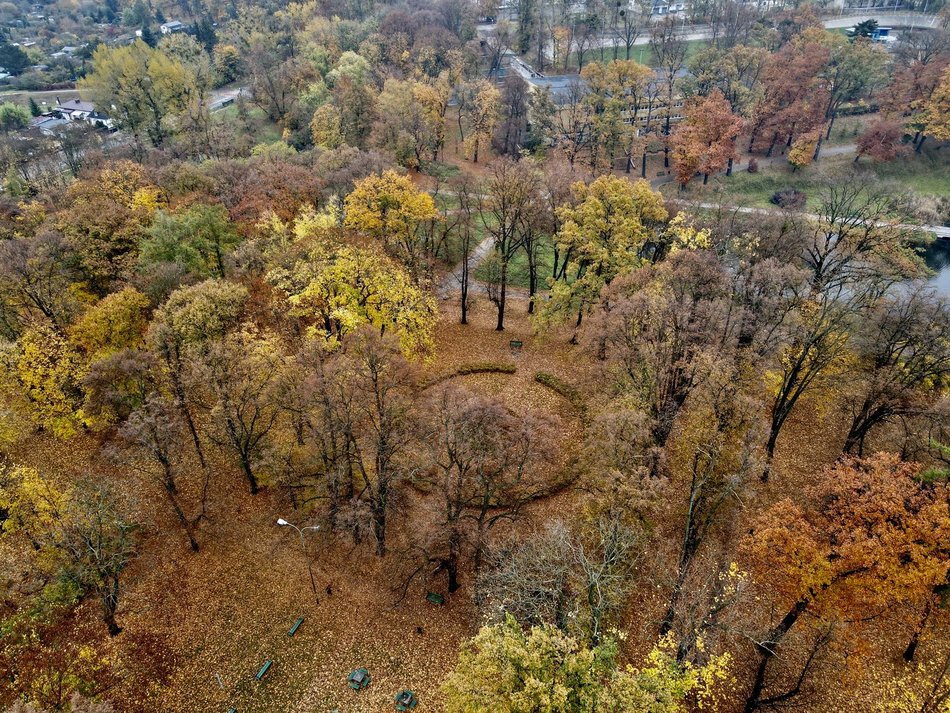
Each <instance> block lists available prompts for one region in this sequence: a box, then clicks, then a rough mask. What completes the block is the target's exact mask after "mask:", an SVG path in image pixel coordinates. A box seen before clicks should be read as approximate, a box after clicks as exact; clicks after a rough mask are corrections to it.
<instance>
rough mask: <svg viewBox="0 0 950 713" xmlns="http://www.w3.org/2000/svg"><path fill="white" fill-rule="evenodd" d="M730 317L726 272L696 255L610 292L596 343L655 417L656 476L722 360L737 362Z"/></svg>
mask: <svg viewBox="0 0 950 713" xmlns="http://www.w3.org/2000/svg"><path fill="white" fill-rule="evenodd" d="M728 311H729V290H728V285H727V283H726V277H725V275H724V274H723V270H722V267H721V266H720V265H719V264H718V263H717V262H716V261H715V260H713V259H711V258H710V257H709V256H708V255H704V254H701V253H694V252H693V251H689V250H685V251H682V252H679V253H677V254H676V255H674V256H673V257H672V258H671V259H670V260H667V261H665V262H662V263H660V264H658V265H656V266H645V267H642V268H640V269H639V270H634V271H632V272H629V273H627V274H625V275H622V276H620V277H618V279H616V280H614V281H613V282H612V284H611V285H610V286H609V288H607V289H606V290H604V292H603V293H602V300H601V302H600V304H599V307H598V309H597V311H596V312H595V314H596V320H595V322H594V323H592V326H591V327H590V329H589V332H590V335H591V337H590V341H591V344H592V346H593V347H594V350H595V352H596V354H597V356H598V357H599V358H600V359H602V360H606V363H607V364H608V365H609V366H610V370H611V373H612V377H613V380H614V384H615V389H616V390H617V391H619V392H620V393H623V394H625V395H627V396H628V397H631V398H632V399H633V402H634V403H636V404H637V405H638V406H639V407H640V408H642V409H643V411H644V412H645V413H646V414H647V415H648V416H649V429H650V433H651V436H652V438H651V440H652V442H653V444H654V446H655V449H654V457H653V460H654V462H653V464H652V465H651V470H652V471H653V472H654V473H658V472H659V471H660V456H661V455H662V453H661V452H660V451H659V450H656V449H657V448H658V449H663V448H664V447H665V446H666V444H667V440H668V439H669V437H670V434H671V433H672V431H673V426H674V423H675V421H676V417H677V415H678V414H679V413H680V411H681V409H682V408H683V406H684V405H685V403H686V401H687V399H688V398H689V397H690V395H692V394H693V393H694V391H695V390H696V389H697V388H698V387H699V386H700V385H702V384H703V383H705V382H706V380H707V379H709V377H710V374H711V373H712V372H713V370H714V368H715V367H714V364H715V363H716V362H715V360H718V363H719V367H720V368H724V366H723V365H724V364H726V363H727V362H728V360H729V358H730V356H731V348H732V345H733V341H732V340H733V338H734V335H733V334H732V333H731V330H730V329H729V323H728ZM714 354H715V357H714V356H713V355H714Z"/></svg>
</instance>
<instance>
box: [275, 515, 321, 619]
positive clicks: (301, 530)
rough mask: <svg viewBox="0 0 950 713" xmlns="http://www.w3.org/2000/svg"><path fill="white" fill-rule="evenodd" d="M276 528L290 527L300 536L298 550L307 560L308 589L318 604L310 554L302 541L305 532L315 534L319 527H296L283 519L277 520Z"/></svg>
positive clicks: (305, 543)
mask: <svg viewBox="0 0 950 713" xmlns="http://www.w3.org/2000/svg"><path fill="white" fill-rule="evenodd" d="M277 525H278V527H292V528H294V529H295V530H296V531H297V534H298V535H300V549H301V550H303V556H304V557H306V559H307V572H309V573H310V588H311V589H312V590H313V597H314V599H316V600H317V604H319V603H320V598H319V597H318V596H317V582H316V580H314V578H313V558H312V557H311V556H310V552H309V551H308V550H307V542H306V541H305V540H304V537H303V533H304V532H306V531H307V530H313V531H314V532H316V531H317V530H319V529H320V526H319V525H310V526H308V527H297V526H296V525H294V524H293V523H292V522H287V521H286V520H285V519H284V518H282V517H279V518H277Z"/></svg>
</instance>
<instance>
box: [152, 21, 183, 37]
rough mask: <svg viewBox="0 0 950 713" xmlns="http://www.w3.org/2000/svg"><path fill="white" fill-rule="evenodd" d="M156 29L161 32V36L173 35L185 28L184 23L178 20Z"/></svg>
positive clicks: (163, 24)
mask: <svg viewBox="0 0 950 713" xmlns="http://www.w3.org/2000/svg"><path fill="white" fill-rule="evenodd" d="M158 29H159V30H161V32H162V34H163V35H173V34H175V33H176V32H184V31H185V29H186V28H185V25H184V23H181V22H179V21H178V20H171V21H170V22H165V23H162V24H161V25H160V26H159V28H158Z"/></svg>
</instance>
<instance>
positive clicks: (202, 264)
mask: <svg viewBox="0 0 950 713" xmlns="http://www.w3.org/2000/svg"><path fill="white" fill-rule="evenodd" d="M240 240H241V236H240V235H239V234H238V232H237V230H236V229H235V227H234V224H233V223H231V221H230V219H229V218H228V211H227V209H226V208H225V207H224V206H220V205H204V204H198V205H194V206H192V207H191V208H188V209H187V210H184V211H182V212H179V213H168V212H165V211H160V212H159V213H158V214H157V215H156V216H155V220H154V222H153V223H152V225H151V227H150V228H149V230H148V236H147V237H146V238H145V240H144V241H143V242H142V246H141V253H140V262H141V264H142V266H143V267H144V268H145V269H148V267H149V266H150V265H153V264H155V263H160V262H169V263H174V264H176V265H180V266H182V267H184V268H186V269H187V270H189V271H191V272H194V273H196V274H199V275H203V276H206V277H211V276H214V277H222V278H223V277H224V276H225V258H226V256H227V254H228V253H229V252H230V251H231V250H232V249H233V248H234V247H236V246H237V245H238V243H239V242H240Z"/></svg>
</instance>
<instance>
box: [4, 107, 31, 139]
mask: <svg viewBox="0 0 950 713" xmlns="http://www.w3.org/2000/svg"><path fill="white" fill-rule="evenodd" d="M29 123H30V112H29V111H27V110H26V109H25V108H24V107H22V106H20V105H19V104H14V103H13V102H3V103H2V104H0V131H2V132H3V133H5V134H8V133H10V132H11V131H19V130H20V129H24V128H26V127H27V126H28V125H29Z"/></svg>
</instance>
